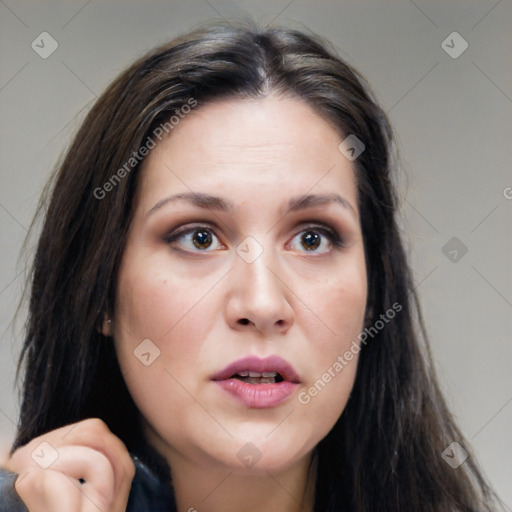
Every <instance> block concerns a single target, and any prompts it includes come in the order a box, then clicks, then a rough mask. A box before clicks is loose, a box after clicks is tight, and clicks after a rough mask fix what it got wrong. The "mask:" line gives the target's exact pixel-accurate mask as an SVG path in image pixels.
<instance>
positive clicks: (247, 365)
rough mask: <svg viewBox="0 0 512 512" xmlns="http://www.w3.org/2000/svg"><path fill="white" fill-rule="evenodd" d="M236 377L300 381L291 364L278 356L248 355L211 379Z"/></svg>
mask: <svg viewBox="0 0 512 512" xmlns="http://www.w3.org/2000/svg"><path fill="white" fill-rule="evenodd" d="M238 377H241V378H263V379H265V378H272V377H273V378H275V379H276V382H282V381H288V382H294V383H299V382H300V378H299V376H298V374H297V372H296V371H295V370H294V368H293V367H292V365H291V364H290V363H288V362H287V361H285V360H284V359H283V358H282V357H279V356H269V357H266V358H264V359H260V358H259V357H256V356H249V357H244V358H242V359H238V360H237V361H234V362H232V363H230V364H229V365H228V366H226V367H225V368H224V369H223V370H221V371H220V372H218V373H216V374H215V375H213V377H212V380H216V381H218V380H226V379H230V378H238Z"/></svg>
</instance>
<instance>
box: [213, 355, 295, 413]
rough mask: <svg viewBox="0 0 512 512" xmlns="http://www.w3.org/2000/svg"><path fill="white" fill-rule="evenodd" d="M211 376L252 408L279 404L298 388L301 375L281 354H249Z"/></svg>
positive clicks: (224, 388) (221, 387) (237, 398)
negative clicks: (262, 356)
mask: <svg viewBox="0 0 512 512" xmlns="http://www.w3.org/2000/svg"><path fill="white" fill-rule="evenodd" d="M211 380H212V381H213V382H215V384H216V385H218V386H219V387H220V389H222V390H223V391H224V392H225V393H227V394H228V395H230V396H231V397H233V398H235V399H236V400H238V402H241V403H242V404H244V405H245V406H246V407H249V408H252V409H267V408H272V407H277V406H279V405H280V404H281V403H283V402H285V401H286V400H288V399H289V398H290V397H291V396H292V395H293V394H294V393H295V392H296V390H297V388H298V387H299V385H300V382H301V379H300V377H299V375H298V373H297V372H296V371H295V369H294V368H293V367H292V365H291V364H290V363H288V362H287V361H286V360H285V359H283V358H282V357H280V356H277V355H272V356H268V357H266V358H264V359H261V358H259V357H257V356H247V357H244V358H242V359H238V360H237V361H233V362H232V363H230V364H228V365H227V366H226V367H225V368H224V369H223V370H220V371H219V372H217V373H216V374H215V375H212V377H211Z"/></svg>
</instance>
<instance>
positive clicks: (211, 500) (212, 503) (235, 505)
mask: <svg viewBox="0 0 512 512" xmlns="http://www.w3.org/2000/svg"><path fill="white" fill-rule="evenodd" d="M311 462H312V459H311V454H308V456H307V457H304V459H302V460H300V461H299V462H298V463H296V464H295V465H294V466H293V467H290V468H287V469H285V470H283V471H280V472H276V473H271V472H269V471H263V472H262V473H256V474H240V473H238V472H237V471H234V470H231V469H229V468H204V467H198V466H196V465H193V464H190V463H189V462H188V461H183V460H182V461H179V460H178V459H176V458H173V460H172V462H171V472H172V477H173V487H174V493H175V498H176V506H177V511H178V512H194V511H197V512H219V511H222V512H239V511H240V510H243V511H244V512H256V511H258V512H261V511H262V510H278V511H279V512H313V506H314V498H315V496H314V489H315V475H316V471H315V470H316V468H315V467H313V466H315V465H314V464H311Z"/></svg>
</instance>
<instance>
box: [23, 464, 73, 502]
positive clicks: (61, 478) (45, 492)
mask: <svg viewBox="0 0 512 512" xmlns="http://www.w3.org/2000/svg"><path fill="white" fill-rule="evenodd" d="M14 488H15V490H16V492H17V493H18V495H19V497H20V498H21V500H22V501H23V503H24V504H25V505H26V507H27V509H28V510H29V512H48V511H49V510H51V511H52V512H71V511H73V512H75V511H76V512H78V511H80V510H81V508H82V500H83V497H82V495H81V493H80V492H79V490H78V489H76V488H75V487H74V486H73V485H72V483H71V482H70V481H69V480H68V478H67V477H66V476H65V475H64V474H62V473H58V472H53V473H50V472H47V471H45V470H43V469H31V470H29V471H27V472H25V473H23V474H20V475H19V476H18V478H17V480H16V482H15V485H14Z"/></svg>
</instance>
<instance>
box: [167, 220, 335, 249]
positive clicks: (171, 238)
mask: <svg viewBox="0 0 512 512" xmlns="http://www.w3.org/2000/svg"><path fill="white" fill-rule="evenodd" d="M199 230H205V231H209V232H210V233H211V234H212V235H213V236H215V238H217V239H219V237H218V236H217V235H216V234H215V229H214V228H212V227H210V226H208V225H204V224H197V225H195V226H191V227H188V228H185V229H183V230H180V231H177V232H175V233H169V234H168V235H166V236H165V237H164V242H165V243H166V244H168V245H171V244H173V243H174V242H176V241H177V240H179V239H180V238H182V237H184V236H186V235H189V234H191V233H194V232H195V231H199ZM307 231H314V232H317V233H320V234H321V235H323V236H325V237H326V238H327V239H328V240H329V242H330V243H331V244H332V246H333V248H334V249H341V248H343V247H345V242H344V239H343V237H341V236H340V235H339V234H338V233H337V232H336V231H335V230H333V229H331V228H329V227H327V226H324V225H317V224H312V225H307V226H305V227H304V228H302V229H301V230H300V231H299V232H298V233H297V234H296V235H294V237H293V239H295V238H296V237H297V236H298V235H301V234H303V233H305V232H307ZM293 239H292V240H293ZM178 250H180V251H181V252H187V253H202V252H212V251H211V250H208V249H204V250H201V249H197V250H194V251H190V250H187V249H185V250H181V249H178ZM301 252H305V253H306V254H307V253H311V254H315V253H317V251H316V250H312V251H306V250H304V251H301ZM319 254H324V253H319Z"/></svg>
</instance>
